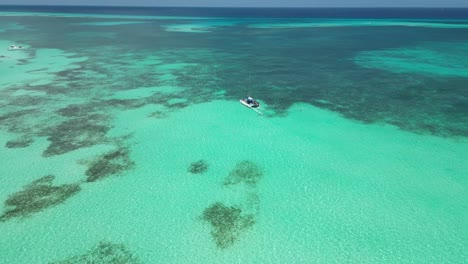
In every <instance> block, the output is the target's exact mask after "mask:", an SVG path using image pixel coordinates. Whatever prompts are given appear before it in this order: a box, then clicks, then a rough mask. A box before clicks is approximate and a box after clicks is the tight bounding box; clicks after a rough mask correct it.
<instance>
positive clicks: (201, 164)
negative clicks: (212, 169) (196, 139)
mask: <svg viewBox="0 0 468 264" xmlns="http://www.w3.org/2000/svg"><path fill="white" fill-rule="evenodd" d="M207 170H208V163H207V162H206V160H199V161H195V162H193V163H192V164H190V166H189V168H188V171H189V172H190V173H192V174H201V173H204V172H206V171H207Z"/></svg>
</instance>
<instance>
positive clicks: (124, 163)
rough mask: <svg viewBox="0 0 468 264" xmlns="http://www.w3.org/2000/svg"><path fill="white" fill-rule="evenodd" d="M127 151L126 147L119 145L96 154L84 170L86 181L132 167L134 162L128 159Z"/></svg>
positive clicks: (99, 178)
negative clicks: (98, 154) (102, 153)
mask: <svg viewBox="0 0 468 264" xmlns="http://www.w3.org/2000/svg"><path fill="white" fill-rule="evenodd" d="M129 152H130V151H129V150H128V148H124V147H120V148H119V149H117V150H114V151H111V152H109V153H106V154H104V155H102V156H98V157H97V159H96V160H95V161H93V162H91V164H90V166H89V168H88V169H87V170H86V176H88V177H87V179H86V181H87V182H94V181H97V180H101V179H103V178H106V177H109V176H111V175H116V174H119V173H122V172H124V171H126V170H129V169H131V168H133V166H134V165H135V162H134V161H132V160H131V159H130V157H129Z"/></svg>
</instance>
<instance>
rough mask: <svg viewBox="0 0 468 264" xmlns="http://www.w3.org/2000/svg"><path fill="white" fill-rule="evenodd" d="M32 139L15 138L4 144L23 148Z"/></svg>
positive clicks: (29, 143)
mask: <svg viewBox="0 0 468 264" xmlns="http://www.w3.org/2000/svg"><path fill="white" fill-rule="evenodd" d="M33 142H34V140H33V139H31V138H18V139H15V140H10V141H8V142H7V143H6V144H5V147H7V148H25V147H29V145H31V143H33Z"/></svg>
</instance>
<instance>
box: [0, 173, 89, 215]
mask: <svg viewBox="0 0 468 264" xmlns="http://www.w3.org/2000/svg"><path fill="white" fill-rule="evenodd" d="M54 178H55V176H53V175H47V176H44V177H42V178H40V179H38V180H35V181H33V182H32V183H30V184H29V185H26V186H25V187H24V188H23V190H22V191H19V192H17V193H14V194H12V195H11V196H10V197H9V198H8V199H7V200H6V201H5V206H6V208H7V209H6V211H5V212H4V213H3V215H1V216H0V221H2V222H5V221H7V220H9V219H11V218H15V217H26V216H30V215H32V214H34V213H37V212H40V211H42V210H44V209H46V208H49V207H53V206H56V205H58V204H61V203H63V202H64V201H65V200H67V199H68V198H70V197H71V196H73V195H75V194H76V193H77V192H79V191H80V190H81V187H80V186H79V185H78V184H63V185H58V186H54V185H52V181H53V180H54Z"/></svg>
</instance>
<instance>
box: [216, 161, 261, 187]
mask: <svg viewBox="0 0 468 264" xmlns="http://www.w3.org/2000/svg"><path fill="white" fill-rule="evenodd" d="M262 175H263V172H262V170H261V169H260V168H259V167H258V166H257V165H256V164H255V163H253V162H251V161H248V160H244V161H241V162H239V163H237V165H236V167H234V169H233V170H232V171H231V172H230V173H229V176H228V177H226V179H225V180H224V185H226V186H227V185H235V184H239V183H246V184H249V185H255V184H257V182H258V181H259V180H260V178H261V177H262Z"/></svg>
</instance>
